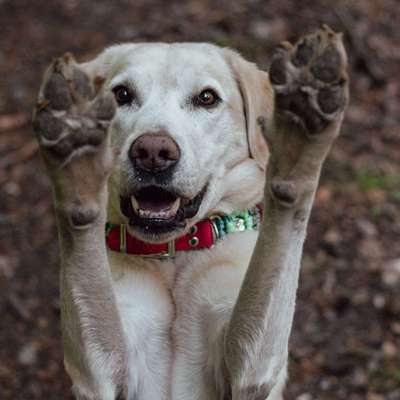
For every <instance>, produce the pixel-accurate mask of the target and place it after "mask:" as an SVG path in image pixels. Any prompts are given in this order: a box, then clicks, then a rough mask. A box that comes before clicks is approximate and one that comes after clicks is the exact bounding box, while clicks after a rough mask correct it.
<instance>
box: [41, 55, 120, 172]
mask: <svg viewBox="0 0 400 400" xmlns="http://www.w3.org/2000/svg"><path fill="white" fill-rule="evenodd" d="M114 110H115V107H114V101H113V99H112V96H111V95H109V96H106V95H104V94H103V93H102V92H101V90H99V88H98V87H97V86H96V84H95V82H92V80H91V79H90V78H89V77H88V76H87V75H86V74H85V73H84V72H83V71H82V70H81V69H80V68H79V66H78V64H77V63H76V62H75V60H74V58H73V57H72V55H71V54H68V53H67V54H65V55H64V56H63V57H61V58H58V59H56V60H55V61H54V62H53V63H52V64H51V65H50V67H49V68H48V70H47V71H46V73H45V76H44V79H43V83H42V86H41V90H40V93H39V97H38V102H37V105H36V107H35V109H34V113H33V127H34V130H35V133H36V135H37V137H38V140H39V144H40V146H41V150H42V153H43V155H44V157H45V159H46V161H48V162H49V163H50V164H52V167H53V166H54V165H55V164H56V166H58V167H64V166H65V165H67V164H68V163H69V162H70V161H71V160H72V159H74V157H75V156H82V155H84V154H85V153H87V152H89V153H90V152H93V151H96V148H97V147H98V146H99V145H100V144H101V143H103V142H104V140H105V138H106V135H107V128H108V126H109V123H110V121H111V119H112V117H113V115H114Z"/></svg>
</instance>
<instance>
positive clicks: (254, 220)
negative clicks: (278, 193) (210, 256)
mask: <svg viewBox="0 0 400 400" xmlns="http://www.w3.org/2000/svg"><path fill="white" fill-rule="evenodd" d="M260 215H261V206H260V205H257V206H256V207H254V208H252V209H251V210H247V211H244V212H239V213H233V214H231V215H229V216H214V217H211V218H208V219H204V220H202V221H200V222H198V223H197V224H196V225H193V226H192V227H191V228H190V230H189V233H187V234H186V235H183V236H181V237H179V238H177V239H175V240H171V241H170V242H168V243H147V242H143V241H141V240H139V239H137V238H135V237H134V236H132V235H130V234H129V232H128V231H127V229H126V225H124V224H121V225H113V224H107V226H106V243H107V246H108V248H109V249H110V250H113V251H118V252H121V253H128V254H134V255H136V256H142V257H154V258H165V257H173V256H174V255H175V252H176V251H187V250H201V249H209V248H211V247H213V246H214V245H215V243H216V242H217V240H219V239H221V238H222V237H224V236H225V235H226V234H228V233H234V232H241V231H245V230H255V229H257V228H258V226H259V224H260Z"/></svg>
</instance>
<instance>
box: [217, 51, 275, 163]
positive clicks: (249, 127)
mask: <svg viewBox="0 0 400 400" xmlns="http://www.w3.org/2000/svg"><path fill="white" fill-rule="evenodd" d="M223 51H224V54H225V59H226V60H227V62H228V64H229V66H230V67H231V69H232V72H233V74H234V76H235V78H236V81H237V84H238V86H239V90H240V93H241V95H242V99H243V108H244V109H243V112H244V116H245V119H246V133H247V141H248V145H249V153H250V157H251V158H254V159H255V160H256V161H257V163H258V165H259V166H260V168H261V169H263V170H265V168H266V166H267V160H268V156H269V151H268V146H267V143H266V141H265V139H264V135H263V132H262V129H268V122H269V121H270V118H271V116H272V108H273V92H272V88H271V85H270V82H269V78H268V74H267V73H266V72H264V71H261V70H260V69H258V67H257V66H256V65H255V64H254V63H250V62H248V61H246V60H245V59H244V58H243V57H242V56H241V55H240V54H238V53H236V52H235V51H233V50H231V49H223Z"/></svg>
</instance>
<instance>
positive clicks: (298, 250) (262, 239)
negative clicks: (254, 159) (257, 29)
mask: <svg viewBox="0 0 400 400" xmlns="http://www.w3.org/2000/svg"><path fill="white" fill-rule="evenodd" d="M270 79H271V82H272V85H273V87H274V90H275V110H274V118H273V122H272V127H270V128H266V129H265V134H266V139H267V142H268V143H269V147H270V150H271V157H270V161H269V165H268V168H267V183H266V187H265V211H264V216H263V223H262V227H261V231H260V235H259V239H258V241H257V244H256V247H255V250H254V253H253V256H252V260H251V262H250V265H249V268H248V271H247V274H246V276H245V279H244V282H243V285H242V288H241V290H240V294H239V297H238V300H237V303H236V305H235V307H234V310H233V313H232V317H231V320H230V322H229V324H228V327H227V329H226V332H225V337H224V352H225V353H224V354H225V368H226V371H227V375H228V382H229V386H230V390H231V395H232V399H234V400H239V399H240V400H245V399H246V400H249V399H259V400H263V399H267V398H268V399H269V398H271V399H272V398H274V399H275V398H276V397H275V395H278V396H279V394H275V391H274V386H275V384H276V382H277V380H278V379H279V378H278V377H279V376H282V374H283V375H284V371H283V370H284V369H285V368H286V361H287V355H288V340H289V335H290V330H291V326H292V320H293V314H294V307H295V297H296V290H297V285H298V277H299V269H300V261H301V254H302V247H303V242H304V238H305V235H306V227H307V221H308V218H309V214H310V210H311V207H312V203H313V198H314V194H315V191H316V188H317V184H318V179H319V175H320V170H321V167H322V164H323V161H324V159H325V157H326V155H327V153H328V151H329V149H330V147H331V145H332V143H333V141H334V139H335V138H336V137H337V135H338V134H339V129H340V125H341V121H342V118H343V111H344V108H345V105H346V103H347V98H348V84H347V76H346V55H345V51H344V48H343V45H342V41H341V36H340V35H337V34H335V33H334V32H333V31H331V30H330V29H329V28H328V27H324V28H323V29H322V30H320V31H318V32H316V33H315V34H313V35H310V36H307V37H305V38H303V39H302V40H300V41H299V42H298V43H297V45H296V46H292V45H290V44H289V43H284V45H283V48H282V49H281V50H280V51H279V52H278V54H277V55H276V56H275V57H274V59H273V62H272V66H271V70H270ZM260 123H263V121H260Z"/></svg>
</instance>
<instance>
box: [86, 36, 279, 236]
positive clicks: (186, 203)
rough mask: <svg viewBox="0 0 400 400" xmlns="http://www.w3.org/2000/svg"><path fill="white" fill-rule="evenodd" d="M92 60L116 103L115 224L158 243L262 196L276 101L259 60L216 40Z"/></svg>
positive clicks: (133, 48)
mask: <svg viewBox="0 0 400 400" xmlns="http://www.w3.org/2000/svg"><path fill="white" fill-rule="evenodd" d="M88 66H90V68H89V67H88V69H91V70H92V71H91V72H92V73H95V74H100V75H103V77H104V78H105V83H104V90H106V91H109V92H111V93H112V94H113V96H114V98H115V101H116V103H117V111H116V114H115V117H114V119H113V122H112V125H111V128H110V129H111V141H112V145H113V147H114V148H116V149H117V151H118V158H117V161H116V165H115V168H114V171H113V173H112V175H111V177H110V181H109V220H110V221H111V222H119V223H122V222H125V223H129V230H130V232H131V233H132V234H134V235H135V236H136V237H138V238H140V239H142V240H145V241H152V242H159V241H165V240H170V239H172V238H173V237H176V236H179V235H181V234H183V233H184V232H185V230H187V229H188V227H190V226H191V225H193V224H194V223H196V222H197V221H199V220H200V219H202V218H204V217H205V216H206V215H209V214H211V213H214V212H218V211H225V212H229V211H233V210H238V209H242V208H247V207H249V206H252V205H254V204H255V203H256V202H257V201H259V200H260V199H261V196H262V191H263V183H264V172H263V169H264V168H265V164H266V160H267V149H266V145H265V143H264V142H263V139H262V137H261V133H260V132H261V130H260V127H259V126H258V125H257V118H259V117H260V116H263V117H264V119H265V117H266V116H268V114H269V113H270V111H271V109H270V108H271V98H270V97H269V96H270V91H269V86H268V83H267V79H266V74H264V73H262V72H260V71H258V70H257V69H256V67H255V66H254V65H253V64H250V63H247V62H246V61H244V60H243V59H242V58H241V57H240V56H239V55H237V54H236V53H234V52H232V51H230V50H223V49H220V48H218V47H216V46H213V45H209V44H136V45H122V46H115V47H112V48H110V49H108V50H106V51H105V52H104V53H103V54H101V55H100V56H99V57H98V58H97V59H96V60H94V61H92V62H91V63H89V64H88ZM246 75H248V76H246ZM257 92H259V93H257ZM260 93H261V94H262V95H260ZM259 121H260V118H259Z"/></svg>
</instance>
